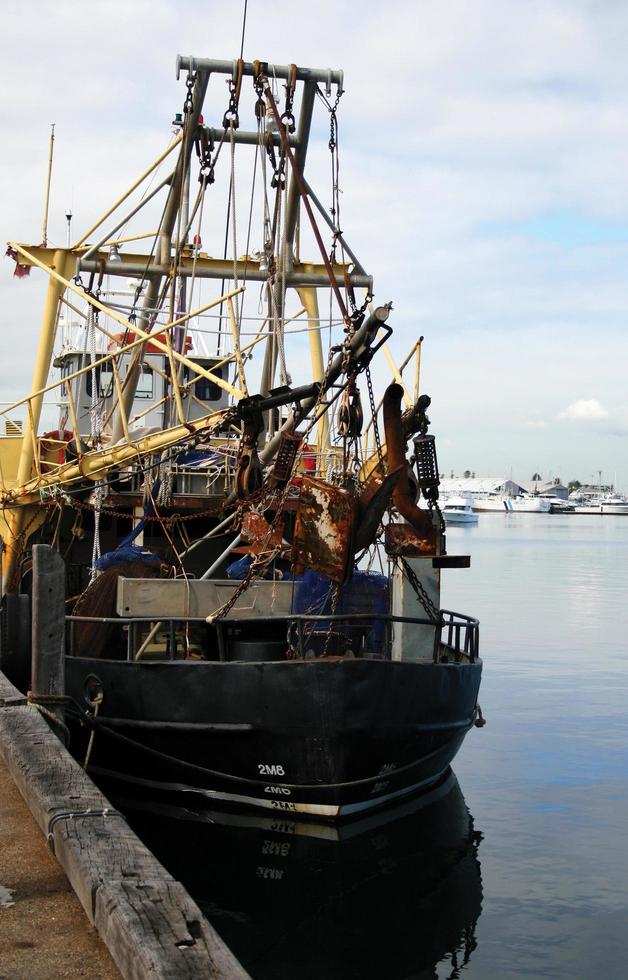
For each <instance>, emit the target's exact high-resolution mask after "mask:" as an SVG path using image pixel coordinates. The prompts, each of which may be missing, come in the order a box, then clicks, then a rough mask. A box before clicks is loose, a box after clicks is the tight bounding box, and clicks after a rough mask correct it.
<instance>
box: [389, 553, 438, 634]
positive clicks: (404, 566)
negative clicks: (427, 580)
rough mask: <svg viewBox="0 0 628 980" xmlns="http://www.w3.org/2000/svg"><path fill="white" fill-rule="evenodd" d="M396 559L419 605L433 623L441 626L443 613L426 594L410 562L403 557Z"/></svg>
mask: <svg viewBox="0 0 628 980" xmlns="http://www.w3.org/2000/svg"><path fill="white" fill-rule="evenodd" d="M397 561H398V562H399V565H400V566H401V570H402V572H403V574H404V575H405V576H406V578H407V580H408V582H409V583H410V585H411V586H412V589H413V591H414V592H415V593H416V596H417V598H418V600H419V602H420V603H421V605H422V606H423V608H424V609H425V612H426V613H427V614H428V616H429V617H430V618H431V620H432V622H433V623H434V625H435V626H442V625H443V614H442V613H441V611H440V609H439V608H438V607H437V606H436V605H435V604H434V603H433V602H432V600H431V599H430V597H429V596H428V594H427V592H426V591H425V589H424V587H423V585H422V584H421V582H420V581H419V580H418V578H417V576H416V574H415V571H414V569H413V568H412V567H411V566H410V564H409V563H408V562H407V561H406V559H405V558H402V557H399V558H398V559H397Z"/></svg>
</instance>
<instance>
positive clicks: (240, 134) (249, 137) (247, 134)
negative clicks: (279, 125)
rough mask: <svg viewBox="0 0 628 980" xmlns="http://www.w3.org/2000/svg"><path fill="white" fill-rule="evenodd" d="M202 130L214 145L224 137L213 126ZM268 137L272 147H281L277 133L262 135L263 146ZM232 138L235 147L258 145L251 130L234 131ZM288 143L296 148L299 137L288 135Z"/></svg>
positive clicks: (222, 131)
mask: <svg viewBox="0 0 628 980" xmlns="http://www.w3.org/2000/svg"><path fill="white" fill-rule="evenodd" d="M203 129H204V130H205V132H206V133H207V134H208V135H209V136H210V137H211V139H212V140H213V141H214V143H220V141H221V139H222V138H223V135H224V129H217V128H216V127H215V126H203ZM269 136H270V138H271V141H272V144H273V146H281V137H280V136H279V133H274V132H271V133H264V136H263V140H264V144H266V141H267V140H268V137H269ZM233 137H234V138H233V142H234V143H235V144H236V145H237V144H238V143H241V144H242V145H243V146H257V145H258V144H259V136H258V134H257V133H255V132H253V131H252V130H251V131H249V130H240V129H236V131H235V133H234V134H233ZM229 139H230V140H231V137H229ZM288 142H289V143H290V146H294V147H296V146H298V145H299V137H298V136H295V135H294V134H289V135H288Z"/></svg>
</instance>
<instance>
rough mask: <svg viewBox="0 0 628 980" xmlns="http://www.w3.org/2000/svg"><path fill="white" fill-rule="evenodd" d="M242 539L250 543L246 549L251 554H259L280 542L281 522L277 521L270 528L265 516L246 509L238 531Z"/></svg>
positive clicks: (281, 533)
mask: <svg viewBox="0 0 628 980" xmlns="http://www.w3.org/2000/svg"><path fill="white" fill-rule="evenodd" d="M240 533H241V535H242V540H243V541H244V542H246V544H248V545H250V547H249V549H248V551H249V552H250V553H251V554H253V555H259V554H261V552H263V551H269V550H270V549H271V548H276V547H278V546H279V545H280V544H281V541H282V537H283V522H279V523H278V524H277V525H276V526H275V527H274V528H273V530H272V534H271V530H270V524H269V523H268V521H267V520H266V518H264V517H262V515H261V514H256V513H254V512H253V511H247V513H245V515H244V517H243V518H242V528H241V531H240Z"/></svg>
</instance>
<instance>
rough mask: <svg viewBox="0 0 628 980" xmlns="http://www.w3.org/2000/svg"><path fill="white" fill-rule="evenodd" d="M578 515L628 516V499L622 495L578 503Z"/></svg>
mask: <svg viewBox="0 0 628 980" xmlns="http://www.w3.org/2000/svg"><path fill="white" fill-rule="evenodd" d="M574 513H576V514H605V515H608V514H615V515H617V516H620V515H622V516H626V515H628V499H627V498H626V497H624V496H621V495H608V496H605V497H604V496H602V497H590V498H585V499H584V500H582V499H581V500H579V501H576V506H575V509H574Z"/></svg>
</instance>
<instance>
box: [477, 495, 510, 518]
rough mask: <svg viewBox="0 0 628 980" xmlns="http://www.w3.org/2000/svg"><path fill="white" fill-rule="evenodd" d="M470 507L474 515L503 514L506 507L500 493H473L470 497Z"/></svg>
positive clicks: (504, 499)
mask: <svg viewBox="0 0 628 980" xmlns="http://www.w3.org/2000/svg"><path fill="white" fill-rule="evenodd" d="M471 501H472V507H473V510H474V511H475V512H476V513H482V512H486V511H487V512H495V511H499V512H501V513H503V512H504V511H505V510H507V509H508V508H507V507H506V498H505V497H504V495H503V494H501V493H482V494H477V493H474V494H473V495H472V496H471Z"/></svg>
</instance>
